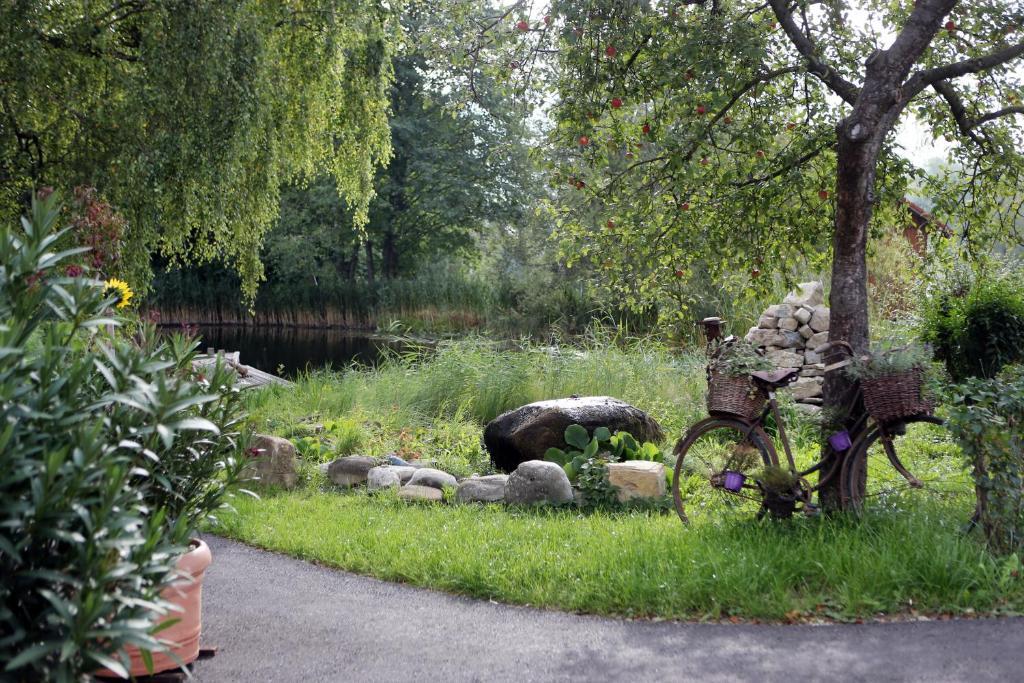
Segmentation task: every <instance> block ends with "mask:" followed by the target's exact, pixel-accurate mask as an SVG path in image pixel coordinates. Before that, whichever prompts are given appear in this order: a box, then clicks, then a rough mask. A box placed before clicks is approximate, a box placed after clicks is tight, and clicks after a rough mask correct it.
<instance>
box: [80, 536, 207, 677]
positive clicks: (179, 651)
mask: <svg viewBox="0 0 1024 683" xmlns="http://www.w3.org/2000/svg"><path fill="white" fill-rule="evenodd" d="M212 560H213V556H212V555H211V554H210V546H208V545H206V543H204V542H203V541H201V540H199V539H193V540H192V550H190V551H189V552H187V553H185V554H184V555H182V556H181V557H180V558H178V562H177V564H176V567H177V568H178V571H179V572H181V574H182V575H183V576H182V578H180V579H178V580H176V581H174V582H173V583H172V584H171V585H170V586H168V587H167V588H165V589H164V590H163V592H162V593H161V594H160V597H162V598H163V599H164V600H167V601H168V602H170V603H171V604H173V605H175V606H176V607H178V608H179V609H176V610H172V611H170V612H169V613H168V614H167V615H165V616H164V617H162V618H161V620H160V621H166V620H168V619H178V622H177V623H175V624H174V625H173V626H169V627H167V628H166V629H164V630H163V631H160V632H159V633H158V634H157V638H158V639H159V640H160V641H161V642H164V643H166V644H167V645H168V648H169V650H170V652H154V653H153V672H152V673H159V672H161V671H170V670H172V669H178V668H180V667H181V665H182V664H191V663H192V662H194V661H195V660H196V658H197V657H198V656H199V635H200V633H201V631H202V605H203V575H204V574H205V572H206V568H207V567H209V566H210V562H211V561H212ZM189 577H191V578H189ZM179 610H180V611H179ZM127 652H128V656H129V657H131V668H130V669H129V673H131V675H132V676H145V675H147V674H149V673H150V672H149V671H148V670H147V669H146V665H145V663H143V661H142V657H141V655H140V654H139V649H138V648H137V647H135V646H133V645H130V646H128V648H127ZM171 653H173V654H174V655H175V656H176V657H177V658H178V660H180V661H175V660H174V659H173V658H172V657H171ZM96 675H98V676H115V674H114V672H112V671H109V670H107V669H103V670H101V671H98V672H96Z"/></svg>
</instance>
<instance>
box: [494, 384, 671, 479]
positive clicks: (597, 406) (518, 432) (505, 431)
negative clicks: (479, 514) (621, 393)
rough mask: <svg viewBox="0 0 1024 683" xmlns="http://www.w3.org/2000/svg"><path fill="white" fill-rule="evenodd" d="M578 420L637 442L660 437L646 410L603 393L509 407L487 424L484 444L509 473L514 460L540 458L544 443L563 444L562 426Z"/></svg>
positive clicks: (549, 445)
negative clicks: (628, 435) (508, 409)
mask: <svg viewBox="0 0 1024 683" xmlns="http://www.w3.org/2000/svg"><path fill="white" fill-rule="evenodd" d="M571 424H578V425H583V426H584V427H586V429H587V431H589V432H591V433H593V431H594V430H595V429H597V428H598V427H608V429H610V430H611V431H612V432H616V431H624V432H629V433H630V434H632V435H633V438H635V439H636V440H637V441H640V442H644V441H655V442H658V441H661V440H662V439H664V438H665V434H664V432H662V430H661V426H660V425H659V424H658V423H657V422H656V421H655V420H654V419H653V418H652V417H651V416H649V415H648V414H647V413H645V412H644V411H642V410H640V409H639V408H634V407H633V406H631V405H629V404H628V403H625V402H623V401H620V400H619V399H617V398H611V397H609V396H584V397H581V398H561V399H555V400H553V401H540V402H538V403H531V404H529V405H525V406H523V407H522V408H516V409H515V410H510V411H509V412H507V413H504V414H502V415H499V416H498V417H496V418H495V419H493V420H491V421H490V422H489V423H487V427H486V428H484V446H486V447H487V451H488V453H490V455H491V462H493V463H494V466H495V467H497V468H498V469H499V470H502V471H504V472H512V471H514V470H515V469H516V468H517V467H519V465H520V463H524V462H526V461H528V460H543V459H544V453H545V452H546V451H547V450H548V449H549V448H565V428H566V427H568V426H569V425H571Z"/></svg>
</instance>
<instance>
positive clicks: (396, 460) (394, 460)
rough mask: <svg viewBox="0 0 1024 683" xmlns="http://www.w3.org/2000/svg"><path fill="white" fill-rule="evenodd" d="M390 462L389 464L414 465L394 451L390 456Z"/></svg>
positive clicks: (399, 465)
mask: <svg viewBox="0 0 1024 683" xmlns="http://www.w3.org/2000/svg"><path fill="white" fill-rule="evenodd" d="M388 464H389V465H396V466H398V467H412V464H411V463H408V462H406V461H404V460H402V459H401V458H399V457H398V456H397V455H395V454H394V453H392V454H391V455H389V456H388Z"/></svg>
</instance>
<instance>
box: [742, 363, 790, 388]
mask: <svg viewBox="0 0 1024 683" xmlns="http://www.w3.org/2000/svg"><path fill="white" fill-rule="evenodd" d="M799 375H800V371H799V370H797V369H796V368H782V369H781V370H758V371H756V372H752V373H750V378H751V379H753V380H754V382H756V383H757V384H759V385H760V386H761V387H763V388H764V389H781V388H782V387H784V386H786V385H788V384H791V383H792V382H794V381H795V380H796V378H797V377H798V376H799Z"/></svg>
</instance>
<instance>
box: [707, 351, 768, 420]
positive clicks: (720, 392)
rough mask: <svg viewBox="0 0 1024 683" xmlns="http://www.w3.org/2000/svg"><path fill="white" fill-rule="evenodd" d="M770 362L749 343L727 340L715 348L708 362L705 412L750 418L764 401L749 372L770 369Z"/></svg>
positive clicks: (763, 396) (764, 398)
mask: <svg viewBox="0 0 1024 683" xmlns="http://www.w3.org/2000/svg"><path fill="white" fill-rule="evenodd" d="M773 367H774V366H773V365H772V362H771V361H770V360H768V359H767V358H765V357H764V356H763V355H761V354H760V353H759V352H758V350H757V349H756V348H755V347H754V346H753V345H752V344H750V343H749V342H747V341H744V340H728V341H726V342H722V343H720V344H718V345H717V346H716V348H715V349H714V350H713V351H712V353H711V360H710V361H709V363H708V396H707V402H708V412H709V413H711V414H716V413H725V414H727V415H739V416H740V417H745V418H748V419H753V418H755V417H757V416H758V415H759V414H760V413H761V409H762V408H763V407H764V402H765V401H766V400H767V396H765V394H764V392H763V391H761V390H760V389H758V388H757V387H756V386H755V385H754V384H753V383H752V382H751V380H750V373H752V372H756V371H761V370H771V369H773Z"/></svg>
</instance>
